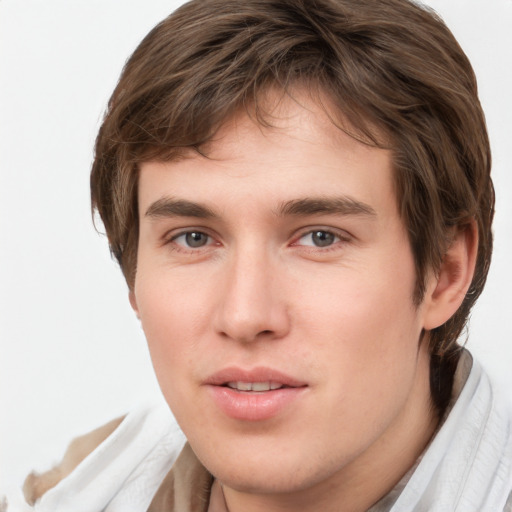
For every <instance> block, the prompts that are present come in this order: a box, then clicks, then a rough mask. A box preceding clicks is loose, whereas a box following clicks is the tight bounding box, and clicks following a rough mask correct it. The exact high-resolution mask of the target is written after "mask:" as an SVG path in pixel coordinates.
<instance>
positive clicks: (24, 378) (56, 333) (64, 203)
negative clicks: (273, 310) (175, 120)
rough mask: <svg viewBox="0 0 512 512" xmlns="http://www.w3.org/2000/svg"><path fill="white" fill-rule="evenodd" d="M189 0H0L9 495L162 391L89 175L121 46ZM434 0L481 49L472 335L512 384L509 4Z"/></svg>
mask: <svg viewBox="0 0 512 512" xmlns="http://www.w3.org/2000/svg"><path fill="white" fill-rule="evenodd" d="M180 3H181V2H178V1H176V0H174V1H172V0H167V1H164V0H151V1H147V0H125V1H121V0H74V1H72V2H70V1H69V0H51V1H50V0H0V495H1V494H2V493H8V494H9V495H10V497H11V501H13V504H14V503H15V502H16V500H17V495H16V489H17V487H19V484H20V483H21V482H22V481H23V477H24V476H25V475H26V474H27V473H28V472H29V471H30V470H31V469H32V468H39V469H43V468H47V467H48V466H49V465H51V464H52V463H53V462H55V461H56V460H58V458H59V457H60V456H61V455H62V453H63V451H64V448H65V446H66V444H67V442H68V440H69V439H70V438H72V437H73V436H75V435H77V434H80V433H83V432H85V431H87V430H90V429H92V428H94V427H96V426H98V425H100V424H102V423H103V422H105V421H107V420H109V419H111V418H113V417H115V416H117V415H120V414H122V413H124V412H125V411H126V410H128V409H129V408H131V407H132V406H133V405H134V404H136V403H139V402H141V401H145V400H148V399H149V398H150V397H153V396H157V395H158V393H159V392H158V387H157V384H156V382H155V379H154V377H153V374H152V368H151V363H150V361H149V357H148V353H147V349H146V346H145V341H144V338H143V334H142V331H141V329H140V327H139V325H138V322H137V321H136V319H135V317H134V315H133V314H132V312H131V310H130V308H129V304H128V300H127V290H126V285H125V283H124V281H123V279H122V276H121V273H120V271H119V270H118V268H117V266H116V264H115V263H114V262H112V261H111V259H110V257H109V253H108V249H107V243H106V239H105V237H104V236H101V235H99V234H97V233H96V232H95V230H94V228H93V226H92V222H91V214H90V207H89V190H88V186H89V181H88V180H89V176H88V173H89V167H90V163H91V159H92V146H93V141H94V138H95V134H96V131H97V129H98V126H99V123H100V120H101V117H102V113H103V110H104V108H105V105H106V102H107V100H108V97H109V95H110V93H111V91H112V89H113V88H114V86H115V83H116V81H117V77H118V75H119V72H120V71H121V68H122V66H123V63H124V61H125V59H126V58H127V57H128V55H129V54H130V53H131V52H132V51H133V50H134V48H135V46H136V45H137V44H138V43H139V42H140V40H141V39H142V37H143V36H144V35H145V34H146V33H147V32H148V30H149V29H150V28H151V27H152V26H153V25H154V24H155V23H157V22H158V21H160V20H161V19H162V18H164V17H165V16H166V15H167V14H169V13H170V12H171V11H172V10H174V8H176V7H177V6H178V5H179V4H180ZM428 3H429V4H431V5H432V6H434V7H435V8H436V10H437V11H438V12H439V13H440V14H441V16H442V17H443V18H444V19H445V21H446V22H447V24H448V26H449V27H450V28H451V29H452V30H453V32H454V33H455V35H456V37H457V38H458V39H459V41H460V43H461V45H462V47H463V48H464V49H465V51H466V53H467V54H468V55H469V57H470V59H471V60H472V62H473V65H474V67H475V70H476V73H477V76H478V79H479V87H480V95H481V100H482V103H483V105H484V108H485V111H486V114H487V120H488V126H489V132H490V136H491V141H492V147H493V158H494V170H493V173H494V180H495V185H496V191H497V214H496V222H495V235H496V243H495V255H494V262H493V267H492V269H491V273H490V276H489V281H488V284H487V288H486V291H485V293H484V295H483V296H482V297H481V299H480V302H479V304H478V305H477V308H476V309H475V310H474V314H473V317H472V320H471V328H470V336H469V340H468V344H467V345H468V347H469V348H470V349H471V350H472V352H473V353H474V354H475V355H476V356H477V357H478V358H479V359H480V360H481V361H482V362H483V364H484V365H485V366H486V367H487V368H488V370H489V372H490V373H491V374H492V376H493V377H494V378H495V379H496V380H497V381H499V382H500V383H501V384H502V385H503V389H505V391H507V392H508V390H509V389H510V390H512V371H511V363H512V346H511V343H512V327H511V322H510V317H511V316H512V299H511V296H510V289H511V284H512V263H511V262H512V172H511V163H512V156H511V148H510V146H511V143H512V140H511V139H512V137H511V135H512V130H511V121H512V94H511V92H510V91H512V31H511V30H510V27H511V26H512V1H511V0H485V1H484V0H431V1H430V2H428ZM510 394H511V395H512V391H511V393H510ZM14 510H16V508H14Z"/></svg>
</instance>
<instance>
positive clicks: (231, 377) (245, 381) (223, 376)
mask: <svg viewBox="0 0 512 512" xmlns="http://www.w3.org/2000/svg"><path fill="white" fill-rule="evenodd" d="M204 384H205V385H206V387H207V389H208V391H209V395H210V397H211V398H212V401H213V403H214V404H215V405H216V406H217V408H218V410H220V411H221V412H222V413H223V414H225V415H226V416H228V417H230V418H232V419H235V420H242V421H246V422H256V421H263V420H268V419H271V418H274V417H277V416H280V415H282V414H284V412H285V411H287V410H290V409H291V406H292V404H296V403H297V401H298V400H299V399H300V397H302V396H304V393H305V391H306V390H307V388H308V385H307V384H306V383H305V382H303V381H300V380H298V379H296V378H294V377H291V376H289V375H287V374H285V373H282V372H280V371H277V370H274V369H269V368H255V369H252V370H242V369H239V368H226V369H224V370H221V371H220V372H217V373H215V374H213V375H212V376H211V377H210V378H208V379H207V380H206V381H205V382H204Z"/></svg>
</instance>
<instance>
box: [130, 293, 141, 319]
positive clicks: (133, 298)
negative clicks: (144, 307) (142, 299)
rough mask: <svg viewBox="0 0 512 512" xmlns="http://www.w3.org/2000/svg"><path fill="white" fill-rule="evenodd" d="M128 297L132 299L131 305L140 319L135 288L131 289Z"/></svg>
mask: <svg viewBox="0 0 512 512" xmlns="http://www.w3.org/2000/svg"><path fill="white" fill-rule="evenodd" d="M128 299H129V300H130V305H131V307H132V309H133V311H134V312H135V316H136V317H137V318H138V319H139V320H140V315H139V307H138V305H137V298H136V297H135V292H134V291H133V290H130V291H129V293H128Z"/></svg>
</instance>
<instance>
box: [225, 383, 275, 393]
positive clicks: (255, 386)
mask: <svg viewBox="0 0 512 512" xmlns="http://www.w3.org/2000/svg"><path fill="white" fill-rule="evenodd" d="M227 385H228V387H230V388H231V389H236V390H237V391H271V390H274V389H279V388H282V387H283V385H282V384H279V383H277V382H240V381H238V382H228V384H227Z"/></svg>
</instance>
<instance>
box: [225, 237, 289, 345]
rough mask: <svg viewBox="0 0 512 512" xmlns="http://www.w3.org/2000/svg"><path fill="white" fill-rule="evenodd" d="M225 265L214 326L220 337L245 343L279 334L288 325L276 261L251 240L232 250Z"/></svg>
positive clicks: (283, 331)
mask: <svg viewBox="0 0 512 512" xmlns="http://www.w3.org/2000/svg"><path fill="white" fill-rule="evenodd" d="M228 260H229V261H228V262H227V264H226V268H225V274H224V276H223V278H224V286H223V290H222V297H221V302H220V304H219V311H218V319H217V321H218V325H217V329H218V331H219V332H221V333H222V334H223V335H224V336H227V337H229V338H231V339H235V340H238V341H243V342H249V341H253V340H256V339H257V338H259V337H262V336H265V337H280V336H282V335H283V334H284V333H285V332H286V330H287V327H288V318H287V311H286V305H285V303H284V301H283V300H282V297H281V296H280V294H279V293H278V286H276V285H277V278H278V276H277V272H278V268H277V266H278V265H277V262H276V260H275V258H273V256H272V254H271V253H270V252H269V251H268V249H267V247H265V245H262V244H258V243H256V242H255V241H248V242H247V243H244V244H243V245H241V246H240V247H238V248H237V250H234V251H233V252H232V254H231V255H230V257H229V258H228Z"/></svg>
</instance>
